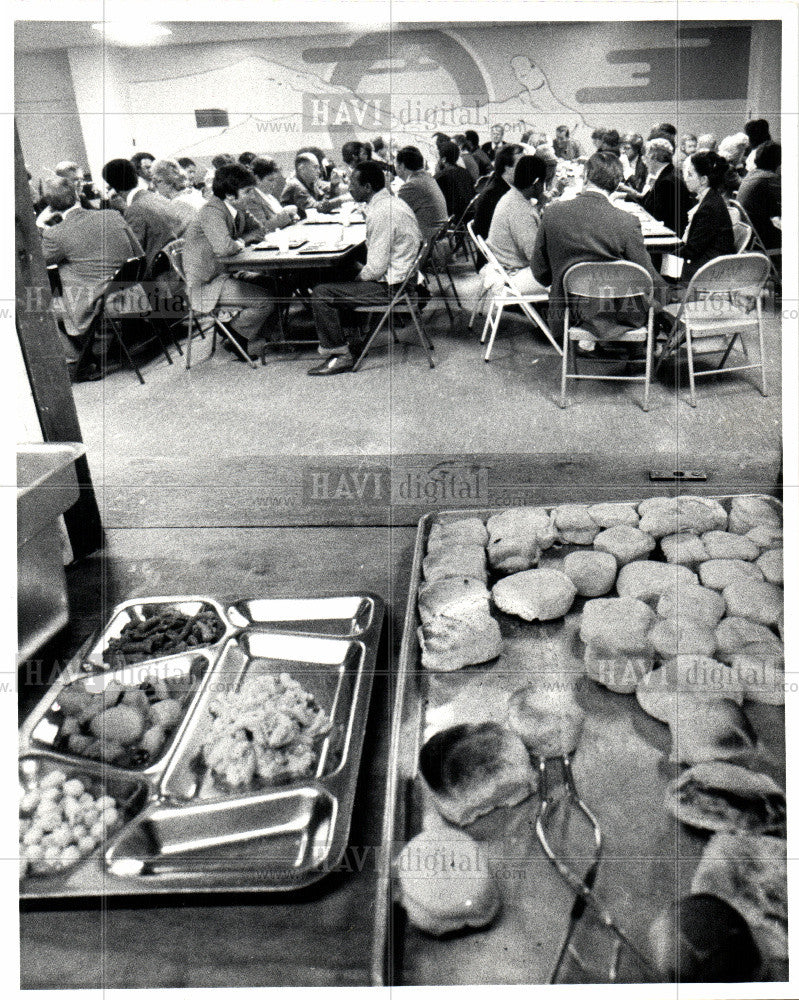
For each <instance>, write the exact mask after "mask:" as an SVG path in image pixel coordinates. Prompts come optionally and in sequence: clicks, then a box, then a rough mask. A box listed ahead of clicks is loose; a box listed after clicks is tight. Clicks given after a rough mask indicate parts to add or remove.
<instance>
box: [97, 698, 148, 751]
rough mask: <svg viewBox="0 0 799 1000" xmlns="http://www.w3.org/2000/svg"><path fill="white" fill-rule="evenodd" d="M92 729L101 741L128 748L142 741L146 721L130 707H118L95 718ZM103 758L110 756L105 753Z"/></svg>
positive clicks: (107, 710) (109, 709)
mask: <svg viewBox="0 0 799 1000" xmlns="http://www.w3.org/2000/svg"><path fill="white" fill-rule="evenodd" d="M90 728H91V731H92V732H93V733H94V735H95V736H99V737H100V738H101V739H104V740H106V741H109V742H113V743H117V744H122V745H123V746H128V745H130V744H131V743H135V742H136V741H137V740H139V739H141V735H142V733H143V732H144V719H143V717H142V715H141V713H140V712H138V711H136V709H134V708H131V707H130V706H129V705H117V706H115V707H114V708H107V709H106V710H105V711H104V712H101V713H100V715H97V716H95V717H94V718H93V719H92V721H91V726H90ZM103 756H104V757H108V756H109V755H108V753H107V752H106V751H104V752H103Z"/></svg>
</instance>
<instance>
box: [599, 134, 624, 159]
mask: <svg viewBox="0 0 799 1000" xmlns="http://www.w3.org/2000/svg"><path fill="white" fill-rule="evenodd" d="M620 144H621V139H620V138H619V133H618V132H617V131H616V129H615V128H609V129H608V130H607V131H606V132H605V135H604V137H603V139H602V142H601V143H600V146H599V152H600V153H613V155H614V156H619V155H620V154H621V147H620Z"/></svg>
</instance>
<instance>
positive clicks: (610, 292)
mask: <svg viewBox="0 0 799 1000" xmlns="http://www.w3.org/2000/svg"><path fill="white" fill-rule="evenodd" d="M653 291H654V285H653V282H652V275H651V274H650V273H649V272H648V271H647V269H646V268H645V267H641V265H640V264H633V263H632V262H631V261H626V260H613V261H596V262H591V263H589V262H584V263H581V264H572V266H571V267H570V268H569V269H568V271H566V273H565V274H564V275H563V296H564V299H565V309H564V312H563V363H562V365H561V375H560V406H561V408H563V407H564V406H565V405H566V383H567V381H569V380H573V381H596V382H598V381H602V382H643V383H644V403H643V408H644V410H645V411H648V410H649V386H650V383H651V381H652V356H653V353H654V339H655V338H654V325H655V323H654V321H655V306H654V299H653ZM597 300H600V301H602V302H613V303H616V302H622V303H624V302H628V303H631V302H632V300H636V301H638V300H640V301H641V302H642V303H643V302H645V303H647V319H646V325H645V326H640V327H635V328H633V329H631V330H624V331H623V332H621V331H620V332H619V334H618V335H616V336H614V337H613V338H612V339H611V340H610V341H609V342H610V343H613V344H617V343H620V344H644V345H645V352H646V354H645V358H644V374H643V375H580V374H578V372H577V366H576V362H575V354H574V348H575V344H576V343H578V342H579V341H589V342H593V343H599V342H600V341H599V340H598V338H597V337H596V335H595V334H594V333H593V332H592V331H591V330H589V329H587V328H586V327H584V326H580V325H575V326H573V325H572V315H573V309H574V307H575V306H576V305H577V304H578V303H579V302H580V301H582V303H583V304H584V306H585V304H586V303H588V302H590V301H593V302H596V301H597ZM615 310H616V306H615V305H614V312H615ZM604 342H605V341H602V343H604ZM570 360H571V362H572V371H569V370H568V368H569V361H570ZM612 360H613V361H614V363H615V359H612ZM598 363H605V359H601V361H599V360H598ZM633 363H635V362H633Z"/></svg>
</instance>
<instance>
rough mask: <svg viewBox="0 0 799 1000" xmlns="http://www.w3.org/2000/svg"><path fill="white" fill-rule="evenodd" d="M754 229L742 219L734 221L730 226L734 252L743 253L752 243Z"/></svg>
mask: <svg viewBox="0 0 799 1000" xmlns="http://www.w3.org/2000/svg"><path fill="white" fill-rule="evenodd" d="M753 234H754V230H753V229H752V227H751V226H747V224H746V223H745V222H743V221H741V222H736V223H735V224H734V225H733V227H732V235H733V239H734V241H735V252H736V253H745V252H746V251H747V250H748V249H749V248H750V246H751V245H752V236H753Z"/></svg>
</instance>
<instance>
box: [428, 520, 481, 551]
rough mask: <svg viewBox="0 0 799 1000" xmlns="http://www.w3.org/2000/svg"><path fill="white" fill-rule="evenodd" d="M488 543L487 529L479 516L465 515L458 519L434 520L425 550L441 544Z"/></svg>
mask: <svg viewBox="0 0 799 1000" xmlns="http://www.w3.org/2000/svg"><path fill="white" fill-rule="evenodd" d="M487 543H488V530H487V528H486V526H485V525H484V524H483V522H482V521H481V520H479V518H476V517H465V518H463V519H462V520H460V521H436V522H435V523H434V524H433V525H431V527H430V534H429V535H428V536H427V551H428V552H432V551H434V550H435V549H437V548H440V547H441V546H442V545H480V546H481V547H483V548H485V546H486V544H487Z"/></svg>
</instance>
